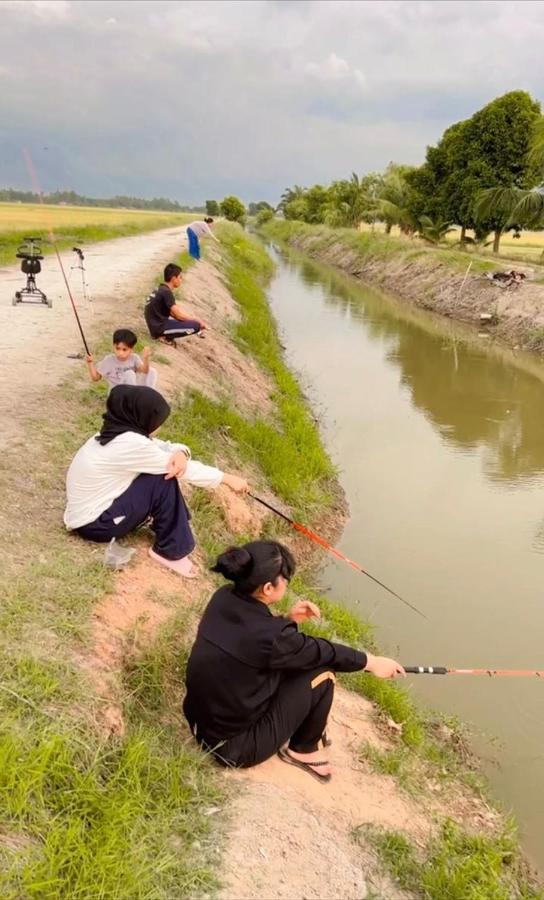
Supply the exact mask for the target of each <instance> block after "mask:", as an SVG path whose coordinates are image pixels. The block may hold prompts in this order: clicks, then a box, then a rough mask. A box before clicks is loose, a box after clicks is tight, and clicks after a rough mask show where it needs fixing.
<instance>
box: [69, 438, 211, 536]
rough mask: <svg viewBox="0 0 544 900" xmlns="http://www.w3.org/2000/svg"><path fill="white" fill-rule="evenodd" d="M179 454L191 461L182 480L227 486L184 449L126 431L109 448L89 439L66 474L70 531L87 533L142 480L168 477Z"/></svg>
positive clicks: (179, 445) (183, 447)
mask: <svg viewBox="0 0 544 900" xmlns="http://www.w3.org/2000/svg"><path fill="white" fill-rule="evenodd" d="M177 450H183V452H184V453H185V454H186V455H187V456H188V457H189V459H188V461H187V468H186V469H185V472H184V474H183V475H181V476H180V477H181V480H182V481H186V482H188V484H194V485H195V486H196V487H204V488H215V487H217V486H218V485H219V484H220V483H221V480H222V478H223V472H221V470H220V469H216V468H214V466H205V465H204V463H201V462H198V461H197V460H196V459H191V458H190V456H191V451H190V450H189V448H188V447H186V446H185V445H184V444H173V443H170V441H160V440H158V438H147V437H144V435H141V434H136V433H135V432H134V431H125V432H124V433H123V434H120V435H118V436H117V437H115V438H114V439H113V440H112V441H110V442H109V443H108V444H99V443H98V441H97V440H96V439H95V438H94V437H92V438H89V440H88V441H87V442H86V443H85V444H83V447H80V449H79V450H78V451H77V453H76V455H75V456H74V458H73V460H72V462H71V464H70V468H69V469H68V474H67V475H66V496H67V503H66V509H65V511H64V524H65V525H66V527H67V528H70V529H74V528H81V526H82V525H88V524H89V523H90V522H94V521H95V519H97V518H98V517H99V516H100V515H101V514H102V513H103V512H105V510H106V509H108V508H109V507H110V506H111V504H112V503H113V501H114V500H115V499H116V498H117V497H120V496H121V494H122V493H124V491H126V489H127V488H128V487H129V486H130V485H131V484H132V482H133V481H134V479H135V478H137V477H138V475H142V474H144V473H145V474H149V475H164V474H166V472H167V470H168V462H169V460H170V458H171V456H172V454H173V453H175V452H176V451H177Z"/></svg>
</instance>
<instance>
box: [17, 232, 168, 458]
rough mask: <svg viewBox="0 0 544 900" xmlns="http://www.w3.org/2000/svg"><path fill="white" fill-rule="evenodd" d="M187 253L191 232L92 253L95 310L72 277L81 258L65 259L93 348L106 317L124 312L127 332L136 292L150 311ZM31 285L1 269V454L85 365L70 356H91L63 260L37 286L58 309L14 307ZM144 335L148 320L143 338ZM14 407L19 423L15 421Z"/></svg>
mask: <svg viewBox="0 0 544 900" xmlns="http://www.w3.org/2000/svg"><path fill="white" fill-rule="evenodd" d="M184 247H185V230H184V228H168V229H165V230H162V231H155V232H150V233H149V232H148V233H147V234H142V235H137V236H135V237H127V238H119V239H117V240H114V241H105V242H103V243H99V244H91V245H89V246H88V247H86V248H84V252H85V267H86V280H87V284H88V287H89V293H90V296H91V298H92V302H91V303H85V302H84V299H83V290H82V282H81V272H80V271H79V270H78V269H71V267H72V266H74V265H76V263H77V258H76V255H75V254H74V253H69V252H65V253H63V254H62V260H63V263H64V266H65V268H66V272H67V274H68V275H69V278H70V285H71V288H72V293H73V296H74V300H75V302H76V305H77V307H78V311H79V315H80V318H81V322H82V326H83V330H84V332H85V336H86V337H87V341H88V343H89V344H90V346H91V348H92V344H93V339H94V337H95V335H96V334H98V333H100V322H101V319H102V318H103V316H104V315H105V314H106V313H111V310H112V308H113V307H118V309H119V323H118V324H119V327H121V326H122V325H123V302H124V301H125V300H127V299H128V298H129V297H130V296H132V297H133V296H134V290H135V287H137V288H140V287H141V290H142V304H143V300H144V295H145V292H146V290H147V289H148V287H150V286H151V285H152V283H153V282H154V281H155V280H156V279H157V277H158V276H159V275H160V271H161V269H162V268H163V266H164V265H165V263H166V262H168V260H169V259H170V258H172V259H174V258H175V257H176V256H177V255H178V254H179V253H180V251H181V250H182V249H184ZM24 281H25V276H24V275H23V273H22V272H21V270H20V268H19V266H15V265H14V266H10V267H8V268H1V269H0V421H1V422H2V428H1V429H0V447H2V446H5V445H6V444H7V443H8V442H9V440H10V439H11V438H14V437H16V436H17V434H18V431H19V429H18V427H17V424H16V423H17V421H20V419H21V418H24V408H25V406H26V407H32V405H33V403H32V400H33V398H34V395H35V394H36V393H37V392H38V391H39V390H42V389H43V387H47V386H50V385H54V384H57V383H58V382H59V380H60V379H61V378H62V377H63V376H64V375H66V374H68V373H69V372H70V370H71V368H73V367H74V366H81V365H83V363H82V362H81V361H80V360H73V359H69V358H68V354H70V353H72V354H73V353H77V352H83V346H82V341H81V337H80V335H79V331H78V328H77V324H76V321H75V318H74V315H73V312H72V308H71V305H70V301H69V299H68V295H67V292H66V288H65V286H64V281H63V279H62V275H61V272H60V267H59V265H58V262H57V260H56V258H55V257H54V256H47V257H46V258H45V259H44V261H43V263H42V271H41V273H40V274H39V276H38V278H37V284H38V287H40V288H41V290H43V291H45V293H46V294H47V295H48V297H50V298H51V299H52V300H53V307H52V308H51V309H50V308H49V307H47V306H45V305H43V304H36V305H34V304H19V305H17V306H12V298H13V295H14V293H15V291H16V290H20V288H21V287H22V286H23V285H24ZM144 328H145V325H144V323H143V320H142V334H143V333H144ZM14 407H15V408H16V409H17V415H16V416H13V415H12V411H13V409H14Z"/></svg>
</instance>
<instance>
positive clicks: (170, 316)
mask: <svg viewBox="0 0 544 900" xmlns="http://www.w3.org/2000/svg"><path fill="white" fill-rule="evenodd" d="M181 274H182V270H181V266H178V265H176V263H168V265H167V266H166V267H165V269H164V281H163V282H162V284H160V285H159V287H158V288H156V289H155V290H154V291H152V292H151V294H150V295H149V297H148V298H147V301H146V304H145V308H144V317H145V321H146V323H147V327H148V329H149V333H150V335H151V337H152V338H155V340H159V341H161V342H162V343H163V344H170V345H171V346H174V347H175V346H176V338H184V337H189V336H190V335H191V334H198V332H202V331H204V330H205V329H206V328H207V327H208V326H207V324H206V322H204V321H203V320H202V319H197V318H196V316H192V315H190V314H188V313H185V312H183V310H182V308H181V306H178V304H177V303H176V298H175V296H174V291H175V290H176V288H179V286H180V284H181Z"/></svg>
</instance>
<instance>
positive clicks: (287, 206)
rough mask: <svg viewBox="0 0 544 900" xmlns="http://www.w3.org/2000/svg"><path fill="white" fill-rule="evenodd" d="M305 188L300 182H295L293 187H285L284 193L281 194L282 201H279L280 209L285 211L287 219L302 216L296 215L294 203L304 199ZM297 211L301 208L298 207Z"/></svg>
mask: <svg viewBox="0 0 544 900" xmlns="http://www.w3.org/2000/svg"><path fill="white" fill-rule="evenodd" d="M304 193H305V190H304V188H303V187H300V185H299V184H295V186H294V187H292V188H285V190H284V192H283V194H282V195H281V198H280V202H279V203H278V207H277V208H278V210H279V211H280V212H282V213H283V215H284V216H285V218H286V219H298V218H302V217H301V216H299V215H294V214H293V213H294V212H295V207H293V206H292V204H293V203H294V202H295V201H302V200H303V199H304ZM299 208H301V207H300V203H299ZM296 211H297V212H298V211H299V209H298V208H297V210H296Z"/></svg>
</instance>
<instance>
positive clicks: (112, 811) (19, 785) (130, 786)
mask: <svg viewBox="0 0 544 900" xmlns="http://www.w3.org/2000/svg"><path fill="white" fill-rule="evenodd" d="M210 775H211V773H210V766H209V765H208V764H207V762H206V761H205V760H204V759H203V758H202V756H201V754H197V752H196V750H195V749H194V748H193V747H192V745H191V746H185V745H183V744H182V745H180V743H179V741H177V740H173V739H172V738H169V736H168V734H167V733H165V731H164V730H161V731H159V730H150V729H145V728H143V727H142V728H140V729H135V730H134V731H133V733H132V734H131V735H130V736H129V737H127V738H126V739H125V740H123V741H122V742H119V743H117V744H115V743H113V742H111V743H110V745H109V746H97V747H95V748H92V749H91V748H89V749H86V748H85V747H82V744H81V742H78V741H75V740H74V738H73V736H71V735H66V734H63V733H61V732H59V730H58V728H53V727H49V728H44V729H42V731H41V733H40V735H39V736H35V735H30V734H27V733H21V731H20V730H19V731H18V732H17V733H12V734H8V735H4V736H3V737H2V738H1V740H0V792H1V794H2V796H3V797H4V798H5V800H4V802H3V804H2V811H1V815H0V829H1V831H2V833H4V832H5V833H7V834H12V835H15V836H17V838H18V839H19V840H18V842H17V844H18V846H17V844H16V849H15V850H10V849H9V847H8V848H6V847H5V845H4V846H3V848H2V853H1V856H0V863H2V864H3V865H2V868H3V869H4V873H3V874H0V888H1V893H2V897H3V898H6V900H7V898H13V900H15V898H20V897H35V898H40V900H44V898H51V900H53V898H58V897H70V898H71V900H88V898H91V897H93V898H95V897H97V898H98V897H101V898H116V900H117V898H119V900H121V898H126V900H133V898H151V897H153V898H156V897H164V898H169V897H173V896H175V897H194V896H196V895H199V894H200V893H202V892H203V891H206V890H210V889H211V888H212V887H213V886H214V884H215V881H214V878H213V876H212V875H211V873H210V869H209V867H208V866H207V865H206V855H208V856H209V855H210V853H209V851H210V849H211V848H208V854H206V853H204V852H202V850H203V845H204V844H205V843H206V842H209V841H210V839H211V838H210V834H211V827H210V820H209V818H208V817H207V816H206V815H205V813H206V811H207V809H208V808H209V806H213V805H214V804H216V803H217V802H218V800H219V799H220V795H219V791H218V789H217V787H216V779H214V778H213V777H210ZM198 812H200V813H201V814H200V815H198ZM0 847H2V841H1V840H0ZM2 857H3V859H2ZM6 870H7V871H6Z"/></svg>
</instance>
